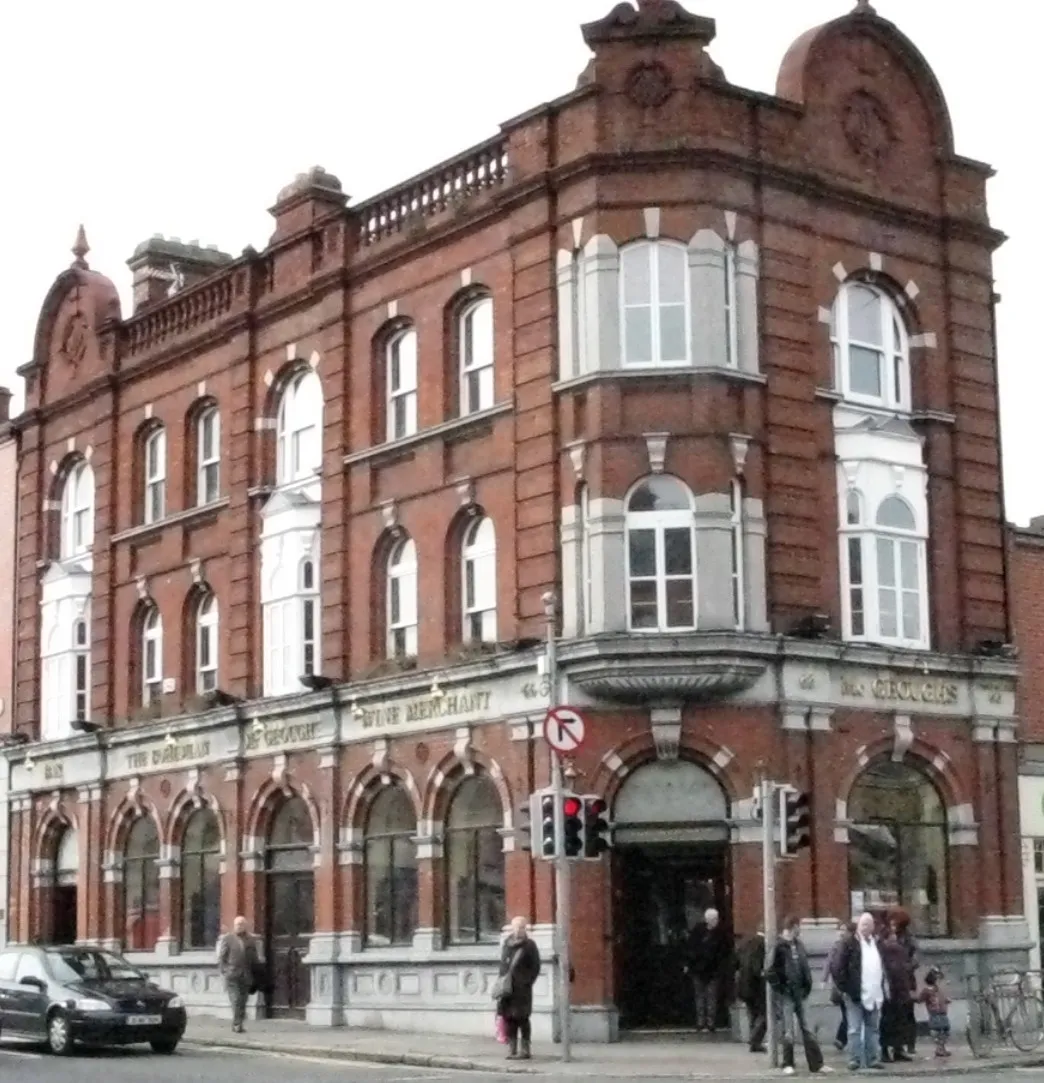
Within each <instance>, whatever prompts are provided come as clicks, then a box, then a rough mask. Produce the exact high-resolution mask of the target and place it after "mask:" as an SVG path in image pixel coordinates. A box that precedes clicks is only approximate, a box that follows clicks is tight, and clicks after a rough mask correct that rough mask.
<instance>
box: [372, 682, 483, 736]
mask: <svg viewBox="0 0 1044 1083" xmlns="http://www.w3.org/2000/svg"><path fill="white" fill-rule="evenodd" d="M492 698H493V693H492V692H467V691H461V692H447V693H446V694H445V695H442V696H425V697H424V698H423V699H415V700H410V701H408V702H406V703H403V704H392V705H389V706H385V707H369V708H363V713H362V719H361V722H362V728H363V729H364V730H383V729H391V728H394V727H395V726H402V725H406V724H408V723H410V722H423V721H426V720H428V719H439V718H446V719H452V718H455V717H457V716H458V715H463V714H479V713H481V712H486V711H489V705H490V701H491V700H492Z"/></svg>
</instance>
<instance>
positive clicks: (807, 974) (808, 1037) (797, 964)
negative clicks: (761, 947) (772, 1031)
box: [768, 917, 823, 1075]
mask: <svg viewBox="0 0 1044 1083" xmlns="http://www.w3.org/2000/svg"><path fill="white" fill-rule="evenodd" d="M800 929H801V919H800V918H797V917H788V918H786V919H785V920H784V922H783V930H782V932H781V934H780V937H779V940H778V941H777V943H776V948H775V950H774V951H773V953H772V963H771V965H770V966H769V970H768V978H769V984H770V985H771V986H772V990H773V993H774V994H775V1000H776V1010H777V1012H778V1015H777V1018H779V1020H780V1023H781V1038H782V1041H783V1074H784V1075H793V1074H794V1043H795V1041H796V1039H797V1035H798V1031H800V1032H801V1041H802V1044H803V1045H804V1047H805V1059H806V1060H807V1061H808V1070H809V1071H810V1072H819V1071H822V1068H823V1053H822V1051H821V1050H820V1048H819V1042H817V1041H816V1036H815V1035H814V1034H813V1033H812V1031H811V1030H809V1027H808V1020H807V1019H806V1017H805V1001H806V1000H807V999H808V997H809V994H810V993H811V992H812V971H811V969H810V967H809V965H808V955H807V954H806V952H805V945H804V944H802V943H801V939H800V937H799V932H800Z"/></svg>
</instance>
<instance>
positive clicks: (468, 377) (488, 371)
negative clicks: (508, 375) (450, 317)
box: [457, 297, 496, 417]
mask: <svg viewBox="0 0 1044 1083" xmlns="http://www.w3.org/2000/svg"><path fill="white" fill-rule="evenodd" d="M480 313H487V314H488V317H489V330H488V333H487V334H486V335H485V336H484V339H485V340H484V341H480V336H479V335H477V334H476V329H475V323H476V318H477V317H478V315H479V314H480ZM457 337H458V350H459V358H458V362H459V368H460V416H461V417H467V416H468V415H470V414H477V413H479V412H480V411H482V410H488V409H490V407H492V406H493V403H494V402H495V400H496V387H495V385H494V376H495V369H494V360H495V354H496V323H495V313H494V311H493V298H492V297H479V298H477V299H476V300H474V301H471V302H470V303H469V304H467V305H465V306H464V308H463V309H462V310H461V313H460V316H459V317H458V320H457Z"/></svg>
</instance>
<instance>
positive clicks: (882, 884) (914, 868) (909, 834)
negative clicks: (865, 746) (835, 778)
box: [848, 760, 950, 936]
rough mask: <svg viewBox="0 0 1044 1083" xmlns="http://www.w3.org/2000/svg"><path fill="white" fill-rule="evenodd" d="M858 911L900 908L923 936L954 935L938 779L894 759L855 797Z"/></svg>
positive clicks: (870, 774)
mask: <svg viewBox="0 0 1044 1083" xmlns="http://www.w3.org/2000/svg"><path fill="white" fill-rule="evenodd" d="M848 820H849V824H850V826H849V829H848V837H849V844H848V880H849V890H850V891H851V893H852V900H853V902H852V905H853V908H854V909H855V910H856V911H858V910H863V909H869V910H876V909H884V908H886V907H894V906H901V907H903V908H904V909H905V910H906V911H908V913H909V914H910V915H911V917H912V918H913V927H914V930H915V931H916V932H917V933H918V934H919V935H921V936H945V935H946V934H947V933H948V931H949V924H950V911H949V892H948V876H949V869H948V853H947V825H946V809H945V807H944V805H943V800H942V798H941V797H940V796H939V791H938V790H937V789H936V788H935V786H934V785H933V784H932V782H931V780H930V779H929V778H928V777H927V776H926V775H924V774H923V773H922V772H921V771H919V770H918V769H916V768H915V767H912V766H910V765H909V764H907V763H894V762H893V761H892V760H878V761H876V762H874V763H871V764H870V765H869V766H868V767H867V768H866V770H865V771H864V772H863V773H862V774H861V775H860V776H859V778H858V780H857V781H856V784H855V786H853V787H852V792H851V794H850V795H849V798H848Z"/></svg>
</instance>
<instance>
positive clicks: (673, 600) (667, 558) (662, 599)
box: [626, 474, 696, 632]
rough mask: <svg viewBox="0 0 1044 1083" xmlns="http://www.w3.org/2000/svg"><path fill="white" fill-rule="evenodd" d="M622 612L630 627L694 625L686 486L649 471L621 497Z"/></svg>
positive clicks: (692, 526) (692, 543) (692, 534)
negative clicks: (624, 558)
mask: <svg viewBox="0 0 1044 1083" xmlns="http://www.w3.org/2000/svg"><path fill="white" fill-rule="evenodd" d="M626 526H627V581H628V588H629V604H628V615H629V622H630V627H631V628H632V629H633V630H635V631H648V632H668V631H684V630H686V629H692V628H695V627H696V522H695V518H694V515H693V507H692V497H691V495H690V493H689V490H688V489H687V488H686V487H685V486H684V485H683V484H682V483H681V482H680V481H678V480H677V479H676V478H672V477H669V476H667V475H666V474H655V475H653V476H652V477H649V478H646V479H645V480H644V481H642V482H640V483H639V484H638V485H637V486H636V487H635V489H634V490H633V491H632V492H631V495H630V497H629V498H628V500H627V513H626Z"/></svg>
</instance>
